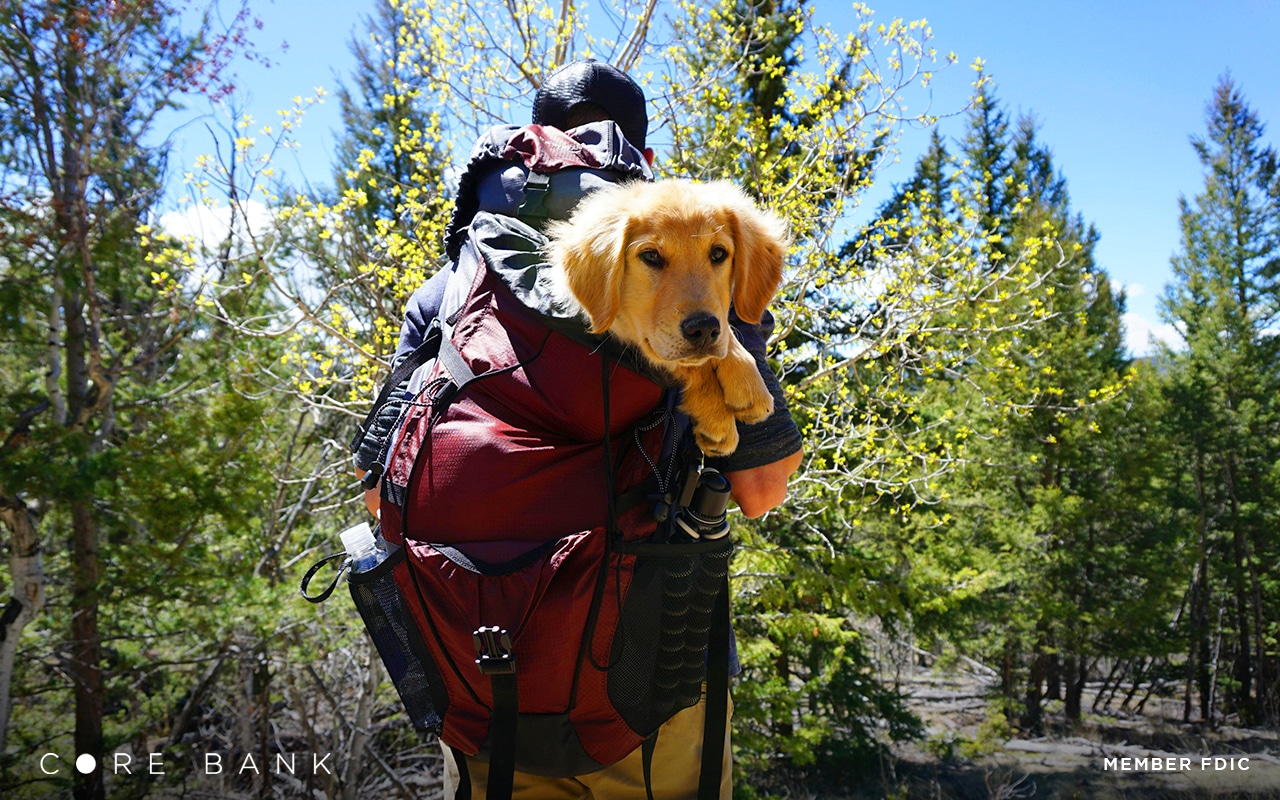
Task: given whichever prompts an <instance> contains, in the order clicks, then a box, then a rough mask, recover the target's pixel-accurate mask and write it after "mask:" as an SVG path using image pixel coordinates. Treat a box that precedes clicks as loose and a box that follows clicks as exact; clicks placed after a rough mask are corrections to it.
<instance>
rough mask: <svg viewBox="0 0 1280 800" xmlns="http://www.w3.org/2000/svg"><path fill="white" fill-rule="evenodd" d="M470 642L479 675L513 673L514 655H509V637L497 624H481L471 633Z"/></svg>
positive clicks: (514, 666) (514, 665) (514, 669)
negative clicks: (472, 645) (473, 649)
mask: <svg viewBox="0 0 1280 800" xmlns="http://www.w3.org/2000/svg"><path fill="white" fill-rule="evenodd" d="M471 642H472V644H474V645H475V648H476V655H477V656H479V658H477V659H476V666H478V667H479V668H480V674H481V675H514V674H515V672H516V657H515V656H513V655H511V637H510V636H508V635H507V632H506V631H505V630H503V629H502V628H499V627H498V626H497V625H494V626H493V627H491V628H486V627H484V626H481V627H479V628H477V629H476V632H475V633H473V634H471Z"/></svg>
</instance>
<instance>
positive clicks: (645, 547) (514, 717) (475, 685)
mask: <svg viewBox="0 0 1280 800" xmlns="http://www.w3.org/2000/svg"><path fill="white" fill-rule="evenodd" d="M647 126H648V115H647V112H646V101H645V97H644V93H643V91H642V90H641V89H640V87H639V86H638V85H637V84H636V83H635V82H634V81H632V80H631V78H630V77H628V76H627V75H626V74H625V73H623V72H621V71H619V70H617V69H616V68H614V67H612V66H610V65H608V64H604V63H601V62H597V61H594V60H584V61H576V62H573V63H570V64H568V65H566V66H564V67H562V68H560V69H559V70H557V71H555V72H554V73H552V74H551V75H550V76H548V78H547V79H546V80H545V81H544V83H543V84H542V86H541V87H540V88H539V89H538V92H537V95H536V97H535V101H534V107H533V125H530V126H526V127H523V128H520V127H516V126H498V127H497V128H494V129H491V130H490V131H489V132H487V133H486V134H485V135H484V136H483V137H482V138H481V139H480V141H479V142H477V145H476V147H475V149H474V150H473V154H472V158H471V161H470V163H469V164H468V167H467V169H466V170H465V172H464V174H463V175H462V177H461V179H460V182H459V191H458V197H457V203H456V208H455V210H454V215H453V218H452V220H451V222H450V224H449V227H448V229H447V230H446V248H445V249H446V254H447V256H448V259H449V263H448V266H447V267H446V268H443V269H441V270H440V271H439V272H438V273H437V274H436V275H434V276H433V277H432V278H431V279H429V280H428V281H427V282H426V283H424V284H423V286H421V287H420V288H419V289H418V290H417V291H416V292H415V293H414V294H413V295H412V297H411V298H410V300H409V301H408V304H407V308H406V313H405V320H404V324H403V326H402V329H401V339H400V345H399V347H398V349H397V352H396V355H395V358H394V359H393V375H392V377H391V379H389V381H388V386H387V387H386V388H384V390H383V393H382V395H381V396H380V399H379V402H378V403H377V404H375V409H374V410H373V411H372V412H371V413H370V416H369V418H368V419H367V420H366V423H365V425H364V426H362V428H361V431H360V433H359V434H358V435H357V437H356V439H355V441H353V450H354V451H355V453H356V466H357V471H358V474H360V475H361V476H362V480H363V482H364V483H365V486H366V487H367V489H368V491H367V492H366V502H367V504H368V507H369V509H370V511H371V512H372V513H374V515H375V516H377V517H379V519H380V522H381V526H382V533H383V535H384V536H385V537H386V539H387V541H388V542H390V543H391V545H392V547H393V548H401V547H402V548H403V550H399V551H398V554H399V553H406V554H407V555H406V556H405V557H403V558H402V559H400V560H399V561H398V563H397V565H396V566H395V567H394V570H395V572H394V576H395V584H396V586H397V587H398V591H399V595H400V597H402V598H403V605H404V607H405V609H407V613H406V616H408V617H411V618H412V619H411V622H410V623H406V624H405V625H404V626H403V627H404V628H405V631H402V632H401V634H400V636H401V640H402V641H403V640H404V639H405V637H406V636H407V637H408V639H409V640H412V641H410V644H411V645H412V647H410V648H409V649H410V650H412V651H413V653H412V655H413V657H414V658H412V659H410V660H414V661H415V662H422V664H423V667H422V670H421V675H419V676H418V678H417V683H419V684H421V686H420V687H419V688H418V691H419V694H420V695H421V696H422V697H424V698H426V700H425V707H426V711H424V712H422V713H415V712H414V708H415V703H414V702H413V701H411V699H410V698H409V697H408V696H407V694H406V691H413V690H412V689H409V690H406V688H405V687H404V686H402V685H401V682H399V681H397V688H398V689H400V690H401V696H402V698H404V699H405V700H406V706H407V707H408V708H409V710H410V714H411V716H413V717H414V721H415V724H417V725H419V727H424V728H432V729H437V730H439V732H440V735H441V742H442V745H443V750H444V758H445V792H446V794H445V796H446V797H449V798H470V797H474V798H477V800H478V798H480V797H484V796H488V797H491V798H493V797H505V796H511V797H518V798H530V799H532V798H537V799H538V800H541V799H542V798H609V799H610V800H611V799H612V798H623V799H625V798H637V799H638V800H639V799H642V798H656V799H657V800H662V799H663V798H672V799H675V798H694V797H698V798H708V797H716V796H718V797H721V798H728V797H730V796H731V789H730V775H731V769H730V757H729V750H728V729H727V716H728V709H727V703H728V697H727V694H728V693H727V684H726V683H725V681H726V680H727V674H728V673H729V672H736V669H737V665H736V656H735V655H734V654H733V653H732V636H731V632H730V631H729V630H728V628H727V601H728V596H727V578H726V576H727V569H728V557H729V553H730V552H731V545H730V544H729V543H728V537H727V536H724V537H723V539H719V538H718V537H720V535H721V534H723V533H724V531H725V530H727V525H725V526H722V527H721V528H719V529H717V530H715V531H714V532H708V531H705V530H704V531H703V532H704V536H703V538H702V539H701V540H700V541H697V542H689V541H687V540H688V538H689V537H688V536H684V535H683V534H682V533H681V531H680V529H679V528H678V527H677V526H675V525H673V524H672V521H673V520H675V519H677V518H679V517H680V515H681V514H682V513H686V514H688V513H692V512H691V510H690V506H691V505H698V504H699V503H702V502H703V501H702V500H691V498H693V497H698V498H701V497H703V489H704V488H706V487H707V486H710V489H709V492H710V496H714V495H715V493H716V491H719V490H720V488H721V487H722V486H723V480H722V479H721V478H720V477H719V474H720V473H723V475H724V476H725V477H727V479H728V484H729V485H730V486H731V487H732V488H731V494H732V497H733V499H734V500H736V501H737V503H738V505H739V508H740V509H741V511H742V512H743V513H744V514H745V515H747V516H749V517H756V516H760V515H761V514H763V513H765V512H767V511H768V510H770V509H772V508H774V507H776V506H777V505H779V504H780V503H781V502H782V501H783V500H784V499H785V497H786V485H787V480H788V478H789V477H790V475H791V474H792V473H793V472H794V471H795V469H796V468H797V467H798V466H799V463H800V460H801V457H802V451H801V439H800V434H799V432H798V430H797V429H796V426H795V424H794V422H792V420H791V418H790V415H789V413H788V412H787V407H786V403H785V399H784V397H783V394H782V391H781V387H780V385H779V382H778V380H777V378H776V377H775V376H774V375H773V374H772V372H771V371H770V370H769V368H768V365H767V363H766V362H765V358H764V353H765V345H766V342H767V341H768V337H769V335H770V333H771V331H772V327H773V319H772V316H771V315H769V313H768V312H767V311H766V312H765V316H764V318H763V319H762V320H761V322H760V324H759V325H750V324H747V323H743V322H742V321H741V320H738V319H736V318H731V323H732V325H733V328H734V333H735V335H737V336H738V337H739V339H740V340H741V341H742V342H743V344H744V345H745V346H746V348H747V349H748V351H750V352H751V353H752V354H753V355H754V356H755V358H756V361H757V363H758V365H759V367H760V370H761V375H762V376H763V377H764V379H765V381H766V384H767V385H768V387H769V389H770V391H771V393H772V394H773V395H774V399H775V411H774V413H773V415H772V416H771V417H770V418H768V419H767V420H765V421H764V422H761V423H758V424H756V425H741V424H740V431H739V432H740V436H741V442H740V444H739V446H738V449H737V450H736V451H735V452H734V453H733V454H731V455H730V456H729V457H727V458H725V459H722V460H719V461H718V462H717V463H714V464H712V463H710V462H709V463H708V464H707V465H705V466H706V467H707V468H704V469H700V468H699V466H698V463H697V462H698V461H699V460H700V454H698V453H696V448H695V447H694V446H693V445H692V442H691V440H692V437H691V436H690V435H689V432H688V430H687V427H688V426H687V421H682V420H681V419H680V415H679V414H678V413H676V411H675V408H676V402H675V398H674V397H673V391H672V389H671V387H670V386H667V385H665V384H666V383H667V382H666V381H664V378H663V376H661V375H656V374H654V373H653V370H652V369H651V368H649V367H648V366H647V365H645V364H642V363H637V362H636V361H635V360H634V358H633V357H632V355H631V354H628V353H627V352H625V350H623V349H620V348H618V347H617V346H616V343H613V342H610V341H609V340H607V339H601V337H592V336H590V335H589V334H586V333H585V329H584V326H583V323H582V321H581V320H578V319H576V318H566V317H565V315H564V313H563V309H559V308H557V307H556V305H555V300H554V299H553V297H552V293H551V292H550V291H549V290H548V287H547V284H546V282H545V270H544V269H542V268H543V267H544V266H545V265H544V264H543V259H542V256H541V251H540V247H541V245H542V244H543V243H544V241H545V240H544V239H542V237H541V234H540V233H539V231H540V229H541V228H542V227H543V226H544V225H545V223H546V222H547V221H548V220H551V219H563V218H565V217H567V216H568V215H569V213H570V212H571V211H572V210H573V208H574V207H575V206H576V205H577V203H578V202H579V201H580V200H581V198H582V197H583V196H585V195H586V194H588V193H589V192H590V191H592V190H593V189H595V188H598V187H600V186H603V185H606V184H608V183H613V182H618V181H621V180H652V179H653V178H652V172H651V165H652V162H653V158H654V152H653V150H652V149H651V148H647V147H646V142H645V140H646V135H647ZM711 467H714V469H711ZM717 470H718V471H717ZM708 480H709V481H710V483H709V484H708ZM719 502H720V504H721V507H723V502H724V500H723V499H721V500H720V501H719ZM691 518H692V519H699V518H698V517H697V516H696V515H695V516H693V517H691ZM684 529H685V530H690V529H689V527H688V525H687V524H685V525H684ZM575 531H580V532H581V533H574V532H575ZM693 535H694V536H696V535H697V534H696V533H695V534H693ZM718 541H720V542H723V544H718V543H717V542H718ZM388 563H390V562H388ZM575 570H577V571H575ZM355 582H356V579H355V576H353V577H352V583H353V585H354V584H355ZM713 606H714V608H713ZM363 613H364V610H363V609H362V614H363ZM485 615H489V616H490V617H492V619H491V620H490V621H491V622H493V623H501V624H492V625H488V624H486V621H485V619H483V618H482V617H484V616H485ZM713 617H717V618H718V617H723V619H724V624H723V626H722V627H721V626H717V625H716V624H714V623H713V622H712V621H711V620H712V618H713ZM461 618H467V619H469V620H470V621H467V622H466V624H462V619H461ZM368 621H369V617H368V616H367V615H366V622H368ZM472 625H478V627H475V628H474V629H473V628H472ZM708 625H710V626H711V629H710V631H709V633H708V629H707V626H708ZM690 629H692V630H690ZM584 630H585V632H584ZM699 631H700V632H699ZM371 632H373V631H372V630H371ZM699 637H700V638H699ZM376 639H377V635H376V633H375V640H376ZM720 640H723V641H720ZM717 641H720V645H721V646H718V645H717ZM468 645H473V646H474V648H475V652H474V653H465V654H463V652H462V651H463V650H465V649H466V647H467V646H468ZM726 648H727V650H726ZM381 651H382V648H381V646H380V652H381ZM719 651H726V652H725V653H723V654H722V655H721V658H722V659H723V660H724V661H726V662H727V664H726V665H725V666H721V667H719V668H718V669H717V667H716V666H715V663H716V658H717V656H716V655H715V653H716V652H719ZM383 657H384V661H388V669H389V670H390V671H391V672H392V676H393V679H394V678H396V674H397V669H398V668H397V667H393V665H392V664H391V663H390V661H389V660H388V657H387V654H386V653H385V652H384V653H383ZM681 659H683V664H682V666H673V664H675V663H676V662H680V661H681ZM472 660H474V664H471V663H466V662H469V661H472ZM477 668H478V670H479V672H478V673H477V672H476V670H477ZM717 671H719V672H723V673H724V678H723V679H721V680H719V681H713V680H712V679H713V675H714V674H715V673H716V672H717ZM482 675H483V676H489V677H488V678H487V679H486V678H485V677H481V676H482ZM704 676H705V677H706V679H707V682H708V685H707V689H706V691H707V695H704V696H702V697H699V685H700V683H701V681H702V679H703V677H704ZM668 680H670V681H671V682H670V683H667V682H666V681H668ZM560 683H563V688H561V689H557V688H555V685H559V684H560ZM713 683H714V684H715V685H716V686H719V687H721V688H720V689H718V690H717V689H713V688H712V686H711V685H712V684H713ZM668 685H669V686H671V687H673V688H672V689H671V690H670V691H668V690H666V689H665V688H663V687H666V686H668ZM423 686H425V687H428V688H422V687H423ZM517 686H518V687H519V688H518V689H517ZM517 693H518V696H519V700H516V699H515V698H516V696H517ZM711 695H714V696H711ZM564 697H568V698H569V699H568V700H567V701H566V700H564ZM566 702H567V703H568V710H567V711H565V708H564V706H565V703H566ZM708 708H710V709H711V711H710V712H708ZM721 716H723V717H724V718H725V723H724V724H723V725H720V724H718V723H717V722H716V719H715V718H717V717H721ZM424 719H425V720H426V722H424V721H423V720H424ZM708 735H712V736H717V737H718V736H720V735H722V736H723V739H724V743H723V746H722V747H721V746H720V745H719V744H718V743H717V744H715V745H714V746H713V745H708V748H707V751H706V753H704V748H703V739H704V737H705V736H708ZM719 753H723V757H722V758H718V759H717V758H716V756H717V755H718V754H719ZM716 761H718V769H717V768H715V766H716V765H715V764H714V763H709V762H716ZM716 773H718V774H716Z"/></svg>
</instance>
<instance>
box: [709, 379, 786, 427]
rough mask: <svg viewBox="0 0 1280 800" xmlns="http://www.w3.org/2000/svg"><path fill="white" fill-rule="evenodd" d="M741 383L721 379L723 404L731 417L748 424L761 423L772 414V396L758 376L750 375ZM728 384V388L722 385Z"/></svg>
mask: <svg viewBox="0 0 1280 800" xmlns="http://www.w3.org/2000/svg"><path fill="white" fill-rule="evenodd" d="M746 377H747V380H743V381H726V380H724V378H721V387H722V388H723V389H724V404H725V406H727V407H728V409H729V410H730V411H731V412H733V416H735V417H737V418H738V419H740V420H742V421H743V422H746V423H748V424H751V423H754V422H763V421H764V420H766V419H768V418H769V415H770V414H772V413H773V395H771V394H769V388H768V387H767V386H765V385H764V381H763V380H761V379H760V376H759V374H757V373H754V372H752V373H750V374H749V375H747V376H746ZM726 383H728V384H729V385H728V386H725V385H724V384H726Z"/></svg>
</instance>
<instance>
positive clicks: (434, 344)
mask: <svg viewBox="0 0 1280 800" xmlns="http://www.w3.org/2000/svg"><path fill="white" fill-rule="evenodd" d="M443 338H444V337H443V332H442V331H441V329H440V321H439V320H432V322H431V326H430V327H429V328H428V329H427V335H426V336H424V337H423V338H422V344H420V345H418V346H417V347H416V348H415V349H414V351H413V352H412V353H410V354H409V355H408V356H407V357H406V358H405V359H404V360H403V361H401V362H400V363H399V364H397V365H396V368H395V369H394V370H392V371H391V375H390V376H388V378H387V380H386V382H385V383H383V384H382V391H380V392H378V397H377V399H376V400H374V401H373V407H372V408H370V409H369V413H368V414H367V415H365V418H364V422H362V423H360V426H359V427H358V428H357V430H356V434H355V436H354V437H353V438H352V439H351V450H352V451H353V452H354V451H357V450H359V449H360V446H361V444H362V443H363V442H364V440H365V437H366V436H368V435H369V431H370V430H371V429H372V428H373V426H374V423H375V422H376V421H377V419H378V414H379V413H380V412H381V411H382V409H383V408H385V407H386V405H387V404H388V403H389V402H391V396H392V394H393V393H395V391H396V390H397V389H399V387H400V385H401V384H403V383H404V382H405V381H406V380H408V379H409V376H410V375H412V374H413V372H414V370H416V369H417V368H418V367H420V366H422V365H423V364H425V363H427V362H428V361H430V360H431V359H433V358H435V357H436V356H437V355H438V354H439V353H440V342H441V340H442V339H443ZM383 469H384V467H383V465H382V464H381V463H380V462H379V461H377V460H375V461H374V463H373V464H372V465H370V467H369V471H368V472H367V473H366V474H365V476H364V479H363V480H362V481H361V483H363V484H364V487H365V488H366V489H372V488H373V487H374V486H377V485H378V481H379V480H380V479H381V478H382V472H383Z"/></svg>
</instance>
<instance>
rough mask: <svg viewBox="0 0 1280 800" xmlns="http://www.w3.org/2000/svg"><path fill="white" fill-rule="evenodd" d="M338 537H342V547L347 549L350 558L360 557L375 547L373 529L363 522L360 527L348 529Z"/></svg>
mask: <svg viewBox="0 0 1280 800" xmlns="http://www.w3.org/2000/svg"><path fill="white" fill-rule="evenodd" d="M338 535H339V537H341V539H342V546H343V547H344V548H346V551H347V555H349V556H358V555H360V554H361V553H362V552H364V551H365V550H368V549H369V548H371V547H373V546H374V539H373V529H372V528H370V527H369V523H367V522H361V523H360V524H359V525H356V526H354V527H351V528H347V529H346V530H345V531H343V532H342V533H340V534H338Z"/></svg>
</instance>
